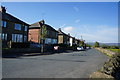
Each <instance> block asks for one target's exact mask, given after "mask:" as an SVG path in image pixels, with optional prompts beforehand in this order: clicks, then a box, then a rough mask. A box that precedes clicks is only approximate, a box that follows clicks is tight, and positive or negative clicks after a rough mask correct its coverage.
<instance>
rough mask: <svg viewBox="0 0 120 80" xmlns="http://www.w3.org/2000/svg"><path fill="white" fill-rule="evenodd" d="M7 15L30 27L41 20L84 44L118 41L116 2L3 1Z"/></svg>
mask: <svg viewBox="0 0 120 80" xmlns="http://www.w3.org/2000/svg"><path fill="white" fill-rule="evenodd" d="M2 5H3V6H5V7H6V8H7V12H8V13H10V14H12V15H14V16H16V17H18V18H19V19H21V20H23V21H25V22H27V23H29V24H32V23H35V22H38V21H40V20H42V19H44V20H45V21H46V23H47V24H49V25H51V26H53V27H54V28H55V29H56V30H57V29H58V28H61V29H62V30H63V31H64V32H65V33H67V34H68V33H70V34H71V35H72V36H73V37H76V38H79V39H80V38H81V36H82V37H83V39H85V40H86V42H95V41H99V42H104V43H108V42H112V43H115V42H118V3H117V2H57V3H56V2H50V3H49V2H47V3H46V2H44V3H43V2H17V3H14V2H10V3H8V2H4V3H2Z"/></svg>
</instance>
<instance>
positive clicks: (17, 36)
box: [12, 34, 23, 42]
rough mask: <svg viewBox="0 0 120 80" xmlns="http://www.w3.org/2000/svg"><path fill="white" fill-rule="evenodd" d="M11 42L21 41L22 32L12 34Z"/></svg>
mask: <svg viewBox="0 0 120 80" xmlns="http://www.w3.org/2000/svg"><path fill="white" fill-rule="evenodd" d="M12 42H23V35H22V34H12Z"/></svg>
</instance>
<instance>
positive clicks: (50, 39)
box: [29, 20, 58, 44]
mask: <svg viewBox="0 0 120 80" xmlns="http://www.w3.org/2000/svg"><path fill="white" fill-rule="evenodd" d="M43 25H45V27H46V31H47V34H46V37H45V41H44V44H57V42H58V38H57V37H58V32H57V31H56V30H55V29H54V28H53V27H51V26H50V25H47V24H45V21H44V20H41V21H39V22H36V23H33V24H31V26H30V27H29V41H30V42H34V43H40V44H41V43H42V38H41V35H40V34H41V29H42V28H41V27H42V26H43Z"/></svg>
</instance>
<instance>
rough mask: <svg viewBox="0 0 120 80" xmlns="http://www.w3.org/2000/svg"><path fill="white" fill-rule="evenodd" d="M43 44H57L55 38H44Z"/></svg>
mask: <svg viewBox="0 0 120 80" xmlns="http://www.w3.org/2000/svg"><path fill="white" fill-rule="evenodd" d="M45 44H57V39H51V38H46V39H45Z"/></svg>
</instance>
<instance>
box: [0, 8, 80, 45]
mask: <svg viewBox="0 0 120 80" xmlns="http://www.w3.org/2000/svg"><path fill="white" fill-rule="evenodd" d="M0 15H2V20H1V25H0V27H1V28H2V31H1V32H0V40H2V46H3V47H10V46H11V43H12V42H20V43H24V42H34V43H40V44H41V37H40V36H39V35H40V32H41V27H42V26H43V25H45V27H46V30H47V34H46V37H45V41H44V43H45V44H67V45H70V46H73V45H74V44H79V43H80V41H81V40H80V39H75V37H72V36H71V35H70V34H65V33H64V32H62V30H61V29H60V28H59V29H58V30H55V29H54V28H53V27H52V26H50V25H48V24H46V23H45V21H44V20H41V21H38V22H36V23H33V24H31V25H29V24H27V23H26V22H24V21H22V20H20V19H18V18H16V17H14V16H12V15H11V14H8V13H7V12H6V9H5V7H3V6H1V9H0Z"/></svg>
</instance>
